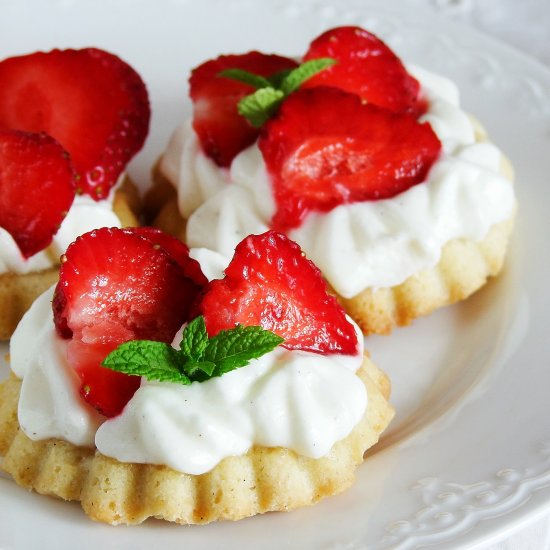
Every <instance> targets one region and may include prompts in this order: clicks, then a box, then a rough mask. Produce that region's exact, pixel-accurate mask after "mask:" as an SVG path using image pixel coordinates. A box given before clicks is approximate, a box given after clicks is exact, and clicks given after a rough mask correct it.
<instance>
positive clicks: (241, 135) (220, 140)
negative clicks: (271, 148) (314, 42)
mask: <svg viewBox="0 0 550 550" xmlns="http://www.w3.org/2000/svg"><path fill="white" fill-rule="evenodd" d="M295 67H297V63H296V62H295V61H293V60H292V59H288V58H286V57H280V56H278V55H266V54H263V53H260V52H249V53H246V54H242V55H223V56H221V57H218V58H217V59H212V60H210V61H207V62H205V63H203V64H202V65H200V66H198V67H197V68H196V69H194V70H193V72H192V73H191V78H190V79H189V85H190V95H191V99H192V100H193V128H194V129H195V132H196V133H197V135H198V136H199V140H200V143H201V146H202V149H203V151H204V153H205V154H206V155H207V156H208V157H210V158H211V159H212V160H214V162H216V163H217V164H218V165H219V166H224V167H227V166H229V165H230V164H231V161H232V160H233V158H234V157H235V156H236V155H237V154H238V153H240V152H241V151H242V150H243V149H245V148H246V147H248V146H249V145H252V143H254V141H256V138H257V137H258V129H257V128H253V127H252V126H251V125H250V124H249V123H248V122H247V120H246V119H245V118H244V117H242V116H241V115H240V114H239V112H238V111H237V103H238V102H239V100H240V99H242V98H243V97H244V96H246V95H248V94H251V93H253V92H254V88H253V87H252V86H249V85H247V84H243V83H241V82H237V81H235V80H231V79H229V78H225V77H220V76H218V74H219V73H220V72H221V71H223V70H225V69H243V70H246V71H248V72H252V73H254V74H257V75H260V76H271V75H273V74H275V73H278V72H280V71H283V70H286V69H293V68H295Z"/></svg>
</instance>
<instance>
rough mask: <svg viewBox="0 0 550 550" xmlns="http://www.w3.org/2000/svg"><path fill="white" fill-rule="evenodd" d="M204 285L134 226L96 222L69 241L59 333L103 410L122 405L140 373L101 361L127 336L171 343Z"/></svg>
mask: <svg viewBox="0 0 550 550" xmlns="http://www.w3.org/2000/svg"><path fill="white" fill-rule="evenodd" d="M200 290H201V289H200V287H199V286H197V285H196V284H195V283H194V282H193V281H192V280H191V279H190V278H188V277H187V276H186V275H185V273H184V271H183V269H182V268H181V266H180V264H179V263H178V262H177V261H176V260H175V259H174V258H172V256H171V255H170V253H169V252H168V251H167V250H166V249H165V248H163V247H161V246H159V245H158V244H156V243H155V242H154V241H152V240H150V239H149V238H146V237H142V236H140V234H139V233H138V232H137V231H135V230H130V229H108V228H103V229H97V230H94V231H91V232H89V233H86V234H84V235H83V236H81V237H79V238H77V240H76V241H75V242H74V243H73V244H71V245H70V246H69V248H68V249H67V252H66V254H65V257H64V261H63V262H62V265H61V271H60V277H59V283H58V284H57V287H56V289H55V293H54V300H53V311H54V322H55V326H56V329H57V332H58V334H59V335H60V336H61V337H63V338H65V339H70V342H69V343H68V344H67V358H68V361H69V364H70V365H71V366H72V367H73V368H74V369H75V370H76V372H77V374H78V376H79V377H80V381H81V390H80V391H81V394H82V395H83V397H84V398H85V399H86V401H87V402H88V403H89V404H90V405H92V406H94V407H95V408H96V409H97V410H99V411H100V412H101V413H102V414H104V415H105V416H114V415H116V414H118V413H120V411H121V410H122V409H123V408H124V405H125V404H126V403H127V402H128V400H129V399H130V398H131V397H132V395H133V394H134V392H135V391H136V389H137V388H138V387H139V384H140V379H139V377H135V376H128V375H125V374H121V373H117V372H114V371H111V370H108V369H104V368H101V367H100V365H101V362H102V361H103V359H105V357H106V356H107V355H108V353H110V352H111V351H113V350H114V349H115V348H116V347H118V346H119V345H120V344H122V343H123V342H126V341H128V340H136V339H138V340H140V339H144V340H157V341H160V342H166V343H169V342H171V341H172V340H173V338H174V336H175V334H176V332H177V331H178V330H179V328H180V327H181V326H182V324H183V323H184V322H186V321H188V320H189V315H190V309H191V305H192V304H193V303H194V301H195V300H196V298H197V296H198V294H199V292H200Z"/></svg>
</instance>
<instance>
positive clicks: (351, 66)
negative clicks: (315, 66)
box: [302, 27, 425, 116]
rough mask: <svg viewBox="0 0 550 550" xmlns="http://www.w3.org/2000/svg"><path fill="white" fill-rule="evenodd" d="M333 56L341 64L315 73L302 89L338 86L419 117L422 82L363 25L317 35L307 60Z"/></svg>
mask: <svg viewBox="0 0 550 550" xmlns="http://www.w3.org/2000/svg"><path fill="white" fill-rule="evenodd" d="M319 57H331V58H333V59H336V60H337V61H338V63H337V64H336V65H333V66H332V67H329V68H328V69H326V70H324V71H322V72H320V73H319V74H317V75H315V76H313V77H312V78H311V79H309V80H308V81H306V82H305V83H304V84H303V86H302V88H312V87H315V86H334V87H335V88H341V89H342V90H346V91H348V92H351V93H354V94H357V95H359V96H360V97H361V98H362V99H363V100H366V101H368V102H369V103H374V104H376V105H379V106H380V107H386V108H387V109H390V110H392V111H394V112H397V113H403V112H410V113H413V114H415V115H416V116H418V115H419V114H421V113H422V112H423V111H424V110H425V105H424V103H423V102H421V101H419V98H418V95H419V91H420V85H419V83H418V81H417V80H416V79H415V78H413V77H412V76H411V75H409V74H408V73H407V70H406V69H405V67H404V66H403V64H402V63H401V61H400V60H399V58H398V57H397V56H396V55H395V54H394V53H393V52H392V51H391V50H390V48H388V46H386V44H384V42H382V41H381V40H380V39H379V38H377V37H376V36H375V35H374V34H371V33H370V32H368V31H366V30H364V29H361V28H360V27H338V28H335V29H331V30H329V31H326V32H324V33H323V34H322V35H321V36H319V37H318V38H316V39H315V40H314V41H313V42H312V43H311V45H310V46H309V49H308V51H307V53H306V55H305V57H304V60H306V61H308V60H310V59H317V58H319Z"/></svg>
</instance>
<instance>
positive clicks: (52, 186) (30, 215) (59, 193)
mask: <svg viewBox="0 0 550 550" xmlns="http://www.w3.org/2000/svg"><path fill="white" fill-rule="evenodd" d="M74 196H75V175H74V171H73V168H72V165H71V162H70V160H69V157H68V154H67V152H66V151H65V150H64V149H63V147H61V145H60V144H59V143H58V142H57V141H55V140H54V139H53V138H52V137H50V136H48V135H46V134H31V133H27V132H19V131H10V130H0V227H3V228H4V229H5V230H6V231H7V232H8V233H10V234H11V236H12V237H13V239H14V240H15V242H16V243H17V246H18V247H19V249H20V250H21V253H22V254H23V256H24V257H25V258H29V257H30V256H33V255H34V254H36V253H37V252H39V251H41V250H43V249H44V248H46V247H47V246H48V245H49V244H50V243H51V242H52V239H53V236H54V235H55V233H56V232H57V230H58V229H59V225H60V224H61V222H62V221H63V219H64V218H65V216H66V214H67V212H68V210H69V208H70V207H71V204H72V202H73V200H74Z"/></svg>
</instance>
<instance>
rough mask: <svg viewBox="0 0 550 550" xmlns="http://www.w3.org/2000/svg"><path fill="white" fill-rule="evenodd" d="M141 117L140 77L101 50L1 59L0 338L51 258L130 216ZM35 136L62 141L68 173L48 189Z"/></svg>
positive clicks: (145, 107)
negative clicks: (37, 221)
mask: <svg viewBox="0 0 550 550" xmlns="http://www.w3.org/2000/svg"><path fill="white" fill-rule="evenodd" d="M149 116H150V111H149V102H148V96H147V90H146V88H145V85H144V83H143V82H142V80H141V78H140V77H139V75H138V74H137V73H136V72H135V71H134V70H133V69H132V68H131V67H130V66H129V65H127V64H126V63H125V62H124V61H122V60H121V59H119V58H118V57H116V56H114V55H112V54H110V53H107V52H105V51H102V50H98V49H94V48H87V49H82V50H63V51H61V50H53V51H51V52H48V53H43V52H37V53H33V54H29V55H23V56H19V57H12V58H8V59H4V60H3V61H1V62H0V136H1V141H2V143H3V144H4V145H0V147H1V150H0V155H1V156H2V158H1V161H2V162H1V163H0V164H1V166H0V187H1V190H2V195H3V198H2V200H0V339H7V338H9V336H10V335H11V333H12V332H13V330H14V328H15V326H16V325H17V322H18V321H19V319H20V318H21V315H22V314H23V313H24V311H26V309H27V308H28V307H29V306H30V304H31V303H32V302H33V300H34V299H35V298H36V297H37V296H38V295H39V294H41V293H42V292H43V291H44V290H46V289H47V288H48V287H49V286H51V285H52V284H53V283H54V282H55V280H56V279H57V271H58V266H59V257H60V255H61V254H62V253H63V252H64V251H65V249H66V247H67V246H68V245H69V244H70V243H71V242H72V241H73V240H74V239H75V238H76V237H77V236H78V235H80V234H82V233H85V232H87V231H89V230H91V229H93V228H95V227H102V226H127V225H137V224H138V220H137V215H138V213H139V202H140V201H139V195H138V192H137V189H136V188H135V186H134V185H133V183H132V182H131V181H130V179H129V178H128V177H127V175H126V174H125V172H124V170H125V168H126V165H127V163H128V162H129V160H130V159H131V158H132V157H133V156H134V155H135V153H136V152H137V151H139V149H141V147H142V145H143V142H144V140H145V137H146V135H147V131H148V126H149ZM17 132H18V133H17ZM23 134H25V135H26V136H27V137H26V138H25V137H23ZM42 134H47V135H49V136H51V138H53V139H54V140H55V141H56V142H57V143H58V146H59V147H60V148H62V149H63V152H62V153H61V152H60V154H59V155H58V156H64V157H66V158H64V159H58V160H57V161H56V162H57V163H58V164H64V165H65V167H66V171H67V170H70V171H71V172H72V173H73V177H72V182H71V183H70V185H69V184H68V183H67V182H66V184H65V186H64V187H63V185H61V186H59V185H58V187H57V189H56V191H55V195H56V196H53V192H52V193H50V192H49V191H48V189H49V187H48V186H49V185H50V184H49V182H48V181H47V178H48V173H49V172H48V163H49V162H50V161H51V154H48V153H44V151H46V149H47V148H46V146H45V145H44V144H41V142H42V141H44V139H46V138H44V137H41V135H42ZM33 135H34V137H33ZM14 136H15V137H14ZM17 136H18V137H17ZM23 151H27V153H26V154H23V153H22V152H23ZM35 164H36V166H35ZM39 165H40V166H42V167H41V168H39V167H38V166H39ZM69 187H70V189H69ZM62 190H63V191H62ZM58 193H61V195H59V197H57V194H58ZM6 195H9V197H10V198H9V200H8V199H7V197H6ZM52 208H53V210H52V211H51V212H49V209H52ZM36 215H41V216H45V217H47V216H50V220H49V223H48V224H46V225H47V227H46V226H44V227H42V229H40V230H37V228H36V227H33V219H34V217H35V216H36Z"/></svg>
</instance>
